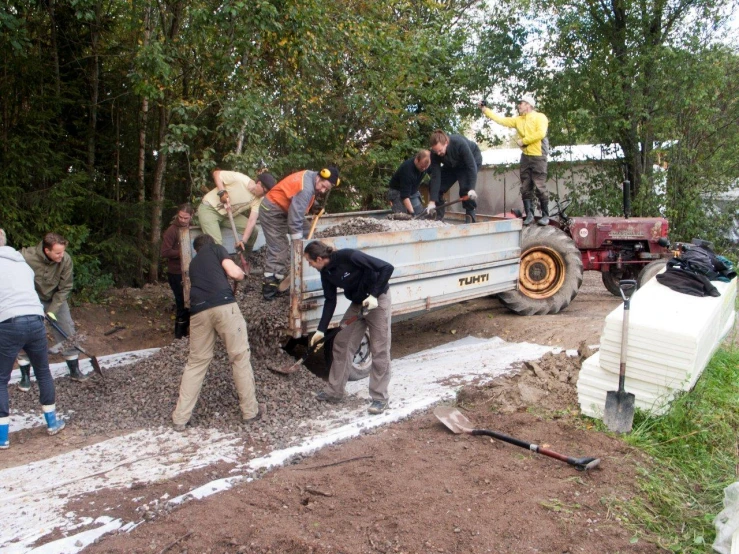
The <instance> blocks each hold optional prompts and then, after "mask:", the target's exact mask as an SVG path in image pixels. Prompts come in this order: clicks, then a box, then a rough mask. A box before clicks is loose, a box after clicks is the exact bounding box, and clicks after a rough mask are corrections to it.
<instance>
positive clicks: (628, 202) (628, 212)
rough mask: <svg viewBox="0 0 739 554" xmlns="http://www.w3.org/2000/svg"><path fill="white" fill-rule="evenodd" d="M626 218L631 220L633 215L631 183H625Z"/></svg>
mask: <svg viewBox="0 0 739 554" xmlns="http://www.w3.org/2000/svg"><path fill="white" fill-rule="evenodd" d="M623 187H624V218H626V219H629V216H630V215H631V183H630V182H629V181H624V184H623Z"/></svg>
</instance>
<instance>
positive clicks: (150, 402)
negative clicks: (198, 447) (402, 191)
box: [9, 254, 366, 448]
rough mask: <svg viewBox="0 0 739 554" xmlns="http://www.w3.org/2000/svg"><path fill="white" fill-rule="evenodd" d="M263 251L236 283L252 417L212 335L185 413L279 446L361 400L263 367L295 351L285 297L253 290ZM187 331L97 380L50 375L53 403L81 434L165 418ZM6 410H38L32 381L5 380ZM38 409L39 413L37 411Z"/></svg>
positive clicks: (165, 421) (282, 363) (284, 361)
mask: <svg viewBox="0 0 739 554" xmlns="http://www.w3.org/2000/svg"><path fill="white" fill-rule="evenodd" d="M262 259H263V256H261V255H260V254H255V255H253V256H252V258H251V263H252V268H253V269H252V273H251V275H249V276H248V277H247V279H245V280H244V281H242V282H241V283H239V287H238V291H237V295H236V296H237V301H238V304H239V307H240V309H241V312H242V314H243V315H244V318H245V319H246V322H247V332H248V335H249V345H250V348H251V363H252V368H253V370H254V379H255V384H256V392H257V400H258V401H259V404H260V407H261V409H262V411H263V415H262V418H261V419H260V420H259V421H257V422H250V423H243V422H242V419H241V411H240V409H239V404H238V396H237V393H236V388H235V386H234V383H233V378H232V370H231V364H230V363H229V361H228V355H227V353H226V350H225V347H224V346H223V344H222V342H221V341H220V339H218V340H217V341H216V346H215V349H214V357H213V360H212V361H211V363H210V366H209V368H208V373H207V375H206V377H205V381H204V384H203V388H202V390H201V393H200V398H199V399H198V403H197V406H196V407H195V411H194V412H193V416H192V418H191V420H190V423H191V425H193V426H197V427H199V428H213V429H219V430H223V431H231V432H236V433H242V434H244V435H249V437H250V440H251V441H256V442H259V443H261V444H262V445H263V446H268V447H274V448H283V447H285V446H287V445H288V444H291V443H293V442H295V441H296V440H298V439H299V438H300V437H302V436H305V435H308V434H310V433H311V432H312V429H311V427H310V421H311V420H314V419H316V418H319V417H321V416H322V415H325V414H327V413H332V412H335V411H336V410H337V409H342V408H343V407H355V406H359V405H363V404H365V403H366V402H365V401H364V400H360V399H358V398H356V397H348V398H347V399H346V401H345V402H344V403H343V404H339V405H331V404H326V403H325V402H319V401H317V400H316V399H315V396H314V395H315V393H316V392H318V391H320V390H322V389H323V384H324V382H323V381H322V380H321V379H320V378H318V377H316V376H315V375H314V374H313V373H311V372H309V371H308V370H307V369H305V368H302V369H301V370H300V371H298V372H296V373H294V374H291V375H283V374H278V373H275V372H273V371H271V370H270V369H269V368H270V367H288V366H290V365H292V364H294V363H295V361H296V360H295V358H293V357H292V356H290V355H288V354H287V353H286V352H285V351H284V350H283V349H282V344H283V343H284V341H285V338H286V324H287V314H288V312H289V298H288V297H287V296H284V297H280V298H276V299H274V300H272V301H265V300H264V299H263V298H262V294H261V284H262V276H261V275H262V272H261V271H259V269H260V268H261V267H262ZM188 354H189V339H188V338H187V337H185V338H183V339H180V340H173V341H172V343H171V344H170V345H169V346H166V347H164V348H162V349H161V350H160V351H159V352H158V353H156V354H155V355H154V356H152V357H150V358H147V359H145V360H141V361H137V362H134V363H131V364H128V365H125V366H119V367H116V368H114V369H111V370H109V371H106V369H105V367H104V364H103V372H105V380H104V381H102V380H101V379H100V377H99V376H97V375H94V374H91V378H90V379H88V380H87V381H86V382H84V383H78V382H74V381H71V380H69V379H68V378H61V379H55V381H54V383H55V386H56V405H57V408H58V409H59V410H60V411H61V413H63V414H64V416H65V418H67V421H68V422H69V424H70V425H71V426H74V427H75V429H76V430H77V431H80V432H81V433H82V434H88V435H92V434H99V433H115V432H121V431H128V430H134V429H140V428H150V427H156V426H160V425H165V426H166V425H171V421H172V420H171V414H172V411H173V410H174V407H175V404H176V403H177V396H178V393H179V386H180V379H181V376H182V371H183V370H184V368H185V365H186V363H187V358H188ZM9 392H10V395H11V406H12V408H13V410H14V411H19V412H34V413H40V405H39V401H38V386H37V384H36V382H35V381H34V382H33V386H32V388H31V391H30V392H25V393H24V392H21V391H19V390H18V387H9ZM39 417H40V416H39Z"/></svg>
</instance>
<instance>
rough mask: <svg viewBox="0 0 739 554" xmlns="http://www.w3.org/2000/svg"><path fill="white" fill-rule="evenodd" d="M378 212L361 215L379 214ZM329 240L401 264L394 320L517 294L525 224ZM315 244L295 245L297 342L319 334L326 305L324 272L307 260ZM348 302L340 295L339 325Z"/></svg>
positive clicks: (485, 222) (481, 223) (293, 323)
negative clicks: (307, 249)
mask: <svg viewBox="0 0 739 554" xmlns="http://www.w3.org/2000/svg"><path fill="white" fill-rule="evenodd" d="M376 213H377V212H375V213H371V212H370V213H366V214H361V215H364V216H370V217H371V216H373V215H375V214H376ZM385 213H386V212H383V213H382V214H383V215H384V214H385ZM358 215H359V214H338V215H337V216H332V217H331V218H329V219H330V220H331V221H330V225H329V221H327V222H326V223H325V224H324V225H326V226H333V225H336V224H338V223H340V222H342V220H346V219H350V218H351V219H353V218H355V217H357V216H358ZM450 215H451V214H450ZM452 219H455V218H452ZM461 221H462V220H460V222H461ZM319 225H320V223H319ZM321 240H322V241H323V242H325V243H327V244H330V245H331V246H333V247H334V248H335V249H341V248H354V249H357V250H361V251H362V252H364V253H366V254H369V255H370V256H374V257H376V258H379V259H382V260H385V261H387V262H389V263H391V264H392V265H393V266H394V267H395V271H394V272H393V276H392V278H391V279H390V294H391V298H392V303H393V315H400V314H408V313H414V312H422V311H425V310H429V309H431V308H435V307H439V306H445V305H448V304H453V303H456V302H461V301H463V300H470V299H472V298H479V297H482V296H489V295H491V294H496V293H499V292H504V291H509V290H514V289H515V288H516V287H517V284H518V272H519V264H520V255H521V220H520V219H502V218H494V217H490V216H480V217H479V218H478V223H474V224H469V225H465V224H462V225H452V226H448V227H429V228H424V229H415V230H404V231H391V232H383V233H368V234H363V235H351V236H345V237H334V238H326V239H321ZM308 242H310V241H305V240H298V241H294V242H293V246H292V255H291V274H290V276H291V298H290V324H289V332H290V333H291V334H292V335H293V336H295V337H299V336H300V335H302V334H305V333H308V332H311V331H314V330H315V329H316V327H317V325H318V322H319V320H320V318H321V313H322V310H323V303H324V298H323V289H322V287H321V278H320V275H319V273H318V271H316V270H315V269H313V268H311V267H310V266H309V265H308V263H307V262H306V261H305V260H304V258H303V256H302V252H303V249H304V248H305V245H306V244H308ZM348 305H349V301H348V300H347V299H346V298H345V297H344V296H343V294H341V292H340V293H339V299H338V303H337V307H336V312H335V313H334V317H333V319H332V325H336V324H338V323H339V322H340V321H341V318H342V316H343V314H344V312H345V311H346V309H347V307H348Z"/></svg>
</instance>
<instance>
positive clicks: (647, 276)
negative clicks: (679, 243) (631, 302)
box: [636, 260, 667, 288]
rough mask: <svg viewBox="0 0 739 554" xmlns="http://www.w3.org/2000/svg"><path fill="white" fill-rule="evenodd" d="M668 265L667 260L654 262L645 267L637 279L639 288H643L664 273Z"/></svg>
mask: <svg viewBox="0 0 739 554" xmlns="http://www.w3.org/2000/svg"><path fill="white" fill-rule="evenodd" d="M666 265H667V260H654V261H653V262H649V263H648V264H647V265H645V266H644V269H642V270H641V271H640V272H639V276H638V277H637V278H636V284H637V287H638V288H642V287H643V286H644V285H645V284H646V283H647V282H648V281H650V280H651V279H653V278H654V277H655V276H656V275H657V274H658V273H659V272H660V271H662V270H663V269H664V268H665V266H666Z"/></svg>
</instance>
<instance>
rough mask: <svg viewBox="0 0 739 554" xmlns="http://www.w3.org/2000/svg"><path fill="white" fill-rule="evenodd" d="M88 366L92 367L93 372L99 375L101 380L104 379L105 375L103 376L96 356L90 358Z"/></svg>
mask: <svg viewBox="0 0 739 554" xmlns="http://www.w3.org/2000/svg"><path fill="white" fill-rule="evenodd" d="M90 365H92V369H93V371H94V372H95V373H97V374H98V375H100V378H101V379H105V375H103V369H102V368H101V367H100V363H99V362H98V359H97V357H96V356H90Z"/></svg>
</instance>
